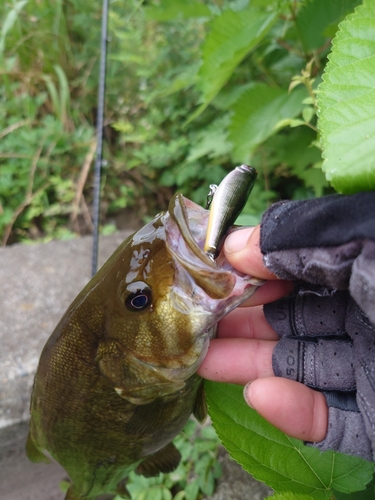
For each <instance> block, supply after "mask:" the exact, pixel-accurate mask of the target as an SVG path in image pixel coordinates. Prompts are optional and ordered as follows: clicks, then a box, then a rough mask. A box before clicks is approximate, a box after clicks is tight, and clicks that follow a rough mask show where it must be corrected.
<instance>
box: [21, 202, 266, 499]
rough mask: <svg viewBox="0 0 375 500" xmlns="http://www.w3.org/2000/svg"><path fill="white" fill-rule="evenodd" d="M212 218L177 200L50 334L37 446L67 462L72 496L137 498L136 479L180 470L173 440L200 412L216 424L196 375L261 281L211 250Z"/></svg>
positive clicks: (35, 405) (35, 428) (37, 453)
mask: <svg viewBox="0 0 375 500" xmlns="http://www.w3.org/2000/svg"><path fill="white" fill-rule="evenodd" d="M207 221H208V212H207V211H206V210H204V209H202V208H201V207H199V206H198V205H195V204H194V203H192V202H191V201H189V200H186V199H185V198H183V197H182V196H181V195H176V196H175V197H174V198H173V199H172V200H171V203H170V206H169V210H168V212H166V213H165V214H160V215H158V216H156V217H155V218H154V219H153V220H152V221H151V222H149V223H148V224H147V225H146V226H145V227H144V228H142V229H141V230H140V231H138V232H137V233H135V234H134V235H133V236H131V237H129V238H128V239H127V240H125V241H124V242H123V243H122V244H121V245H120V247H119V248H118V249H117V250H116V251H115V253H114V254H113V255H112V256H111V257H110V258H109V260H108V261H107V262H106V263H105V264H104V266H103V267H102V268H101V269H100V270H99V271H98V273H97V274H96V275H95V276H94V277H93V279H92V280H91V281H90V282H89V283H88V284H87V286H86V287H85V288H84V289H83V290H82V291H81V293H80V294H79V295H78V296H77V297H76V299H75V300H74V301H73V303H72V304H71V305H70V307H69V308H68V310H67V311H66V313H65V315H64V316H63V318H62V319H61V321H60V323H59V324H58V325H57V327H56V329H55V331H54V332H53V333H52V335H51V337H50V338H49V340H48V341H47V344H46V345H45V347H44V349H43V352H42V354H41V358H40V362H39V366H38V370H37V373H36V376H35V382H34V388H33V394H32V399H31V421H30V432H29V437H28V441H27V445H26V451H27V454H28V457H29V458H30V460H32V461H49V457H52V458H53V459H54V460H56V461H58V462H59V463H60V464H61V465H62V466H63V467H64V468H65V470H66V471H67V473H68V475H69V477H70V479H71V482H72V484H71V486H70V488H69V490H68V492H67V494H66V496H65V500H95V499H96V498H97V497H98V496H100V495H103V494H107V495H113V496H114V495H116V494H117V495H120V496H121V497H123V498H128V497H129V494H128V491H127V489H126V484H125V481H126V476H127V474H128V473H129V472H130V471H131V470H133V469H136V471H137V472H138V473H140V474H144V475H146V476H152V475H157V474H158V473H159V472H171V471H172V470H174V469H175V468H176V466H177V465H178V463H179V460H180V454H179V452H178V451H177V449H176V448H175V447H174V445H173V444H172V443H171V441H172V439H173V438H174V437H175V436H176V435H177V434H178V433H179V432H180V431H181V430H182V429H183V427H184V426H185V424H186V422H187V420H188V419H189V417H190V415H191V414H192V413H193V414H194V415H195V416H196V417H197V418H198V420H201V421H202V420H204V418H205V415H206V407H205V400H204V392H203V385H202V380H201V378H200V377H199V376H198V375H196V374H195V372H196V370H197V368H198V367H199V365H200V363H201V361H202V360H203V358H204V356H205V353H206V352H207V348H208V344H209V340H210V338H211V337H212V335H213V333H212V332H213V327H214V325H215V324H216V323H217V321H219V320H220V319H221V318H222V317H223V316H224V315H225V314H227V313H228V312H229V311H230V310H232V309H233V308H234V307H236V306H237V305H239V304H240V303H241V302H243V301H244V300H246V299H247V298H248V297H249V296H250V295H251V294H252V293H253V292H254V290H255V289H256V285H257V282H256V280H251V279H250V278H249V277H248V276H243V275H240V274H239V273H238V274H237V273H236V272H235V271H234V270H233V269H232V268H231V267H230V266H229V264H228V263H227V262H226V261H225V259H224V257H222V256H221V255H220V256H219V257H218V259H217V261H216V262H213V261H212V260H211V259H210V258H209V257H207V255H206V254H205V253H204V251H203V245H204V238H205V232H206V229H207ZM67 272H69V270H67ZM107 498H108V497H107Z"/></svg>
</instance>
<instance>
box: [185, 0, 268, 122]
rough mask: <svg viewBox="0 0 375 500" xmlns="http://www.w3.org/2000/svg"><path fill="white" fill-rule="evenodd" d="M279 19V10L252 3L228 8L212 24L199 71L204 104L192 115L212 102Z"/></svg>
mask: <svg viewBox="0 0 375 500" xmlns="http://www.w3.org/2000/svg"><path fill="white" fill-rule="evenodd" d="M276 19H277V16H276V12H270V13H269V12H264V11H262V10H260V9H257V8H255V7H252V6H250V7H248V8H247V9H245V10H242V11H240V12H233V11H231V10H227V11H224V12H223V13H222V14H221V15H220V16H218V17H216V18H214V19H213V20H212V21H211V22H210V23H209V24H208V26H209V28H210V33H209V34H208V35H207V38H206V40H205V42H204V45H203V64H202V66H201V68H200V70H199V73H198V87H199V88H200V90H201V92H202V94H203V96H202V97H203V104H202V105H201V107H200V108H199V109H198V111H196V113H194V115H193V117H192V118H191V119H193V118H195V117H196V116H198V114H200V113H201V112H202V111H203V110H204V109H205V108H206V107H207V106H208V104H209V103H210V102H211V101H212V99H213V98H214V97H215V96H216V95H217V94H218V92H219V91H220V89H221V88H222V87H223V86H224V85H225V84H226V83H227V81H228V80H229V78H230V76H231V75H232V73H233V71H234V69H235V68H236V66H237V65H238V64H239V63H240V62H241V61H242V59H243V58H244V57H245V56H246V55H247V54H248V53H249V52H250V51H251V50H252V49H254V47H256V45H257V44H258V43H259V42H260V41H261V40H263V38H264V37H265V36H266V34H267V33H268V32H269V30H270V29H271V27H272V26H273V24H274V23H275V22H276Z"/></svg>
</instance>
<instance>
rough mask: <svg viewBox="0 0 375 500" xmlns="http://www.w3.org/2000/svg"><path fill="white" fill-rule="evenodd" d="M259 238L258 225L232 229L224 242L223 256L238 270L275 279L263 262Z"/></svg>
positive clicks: (257, 276) (263, 277) (267, 278)
mask: <svg viewBox="0 0 375 500" xmlns="http://www.w3.org/2000/svg"><path fill="white" fill-rule="evenodd" d="M259 239H260V226H255V227H245V228H241V229H238V230H236V231H233V232H232V233H230V234H229V235H228V237H227V238H226V240H225V242H224V253H225V256H226V258H227V259H228V261H229V263H230V264H231V265H232V266H233V267H235V268H236V269H237V270H238V271H241V272H243V273H245V274H249V275H251V276H254V277H256V278H262V279H266V280H269V279H276V276H275V275H274V274H272V273H271V272H270V271H268V269H267V268H266V267H265V265H264V263H263V256H262V252H261V250H260V242H259Z"/></svg>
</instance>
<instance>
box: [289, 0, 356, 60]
mask: <svg viewBox="0 0 375 500" xmlns="http://www.w3.org/2000/svg"><path fill="white" fill-rule="evenodd" d="M360 3H361V0H335V1H334V2H329V1H328V2H327V0H309V1H307V2H305V3H304V5H303V6H302V7H301V9H300V10H299V11H298V14H297V17H296V27H297V31H298V35H299V37H300V40H301V41H302V44H303V47H304V49H305V50H306V51H311V50H314V49H318V48H319V47H321V46H322V45H323V44H324V43H325V42H326V40H327V37H330V36H331V35H332V36H333V34H334V33H333V34H332V33H331V31H332V30H333V31H335V29H336V26H337V24H338V23H339V22H340V21H342V20H343V19H344V17H345V16H346V15H347V14H348V13H349V12H352V11H353V10H354V8H355V7H356V6H357V5H358V4H360Z"/></svg>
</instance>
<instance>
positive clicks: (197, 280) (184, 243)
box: [164, 194, 263, 331]
mask: <svg viewBox="0 0 375 500" xmlns="http://www.w3.org/2000/svg"><path fill="white" fill-rule="evenodd" d="M208 220H209V211H208V210H205V209H203V208H202V207H200V206H199V205H197V204H195V203H194V202H192V201H190V200H188V199H186V198H184V197H183V196H182V195H181V194H177V195H175V196H174V197H173V198H172V200H171V202H170V204H169V210H168V212H167V213H166V214H165V216H164V227H165V232H166V246H167V250H168V252H169V253H170V254H171V256H172V258H173V260H174V265H175V279H174V285H173V287H172V291H171V301H172V302H173V306H174V307H175V308H176V309H178V310H179V311H181V312H183V313H185V314H189V315H191V316H192V317H193V318H194V317H196V318H197V319H198V318H199V319H200V320H201V319H202V317H205V321H204V330H205V331H206V330H207V329H209V328H211V327H212V326H213V325H215V324H216V323H217V322H218V321H220V319H222V318H223V317H224V316H225V315H226V314H228V313H229V312H230V311H231V310H232V309H234V308H235V307H237V306H239V305H240V304H242V302H244V301H245V300H247V299H248V298H249V297H250V296H251V295H252V294H253V293H254V292H255V291H256V290H257V288H258V287H259V286H260V285H261V284H262V283H263V281H262V280H259V279H257V278H253V277H251V276H248V275H245V274H243V273H240V272H239V271H237V270H236V269H234V268H233V267H232V266H231V265H230V264H229V262H228V261H227V259H226V258H225V256H224V254H223V253H220V255H219V256H218V258H217V259H216V260H215V261H213V260H212V259H211V258H210V257H209V256H208V255H207V254H206V253H205V252H204V250H203V248H204V243H205V238H206V232H207V226H208Z"/></svg>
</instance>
